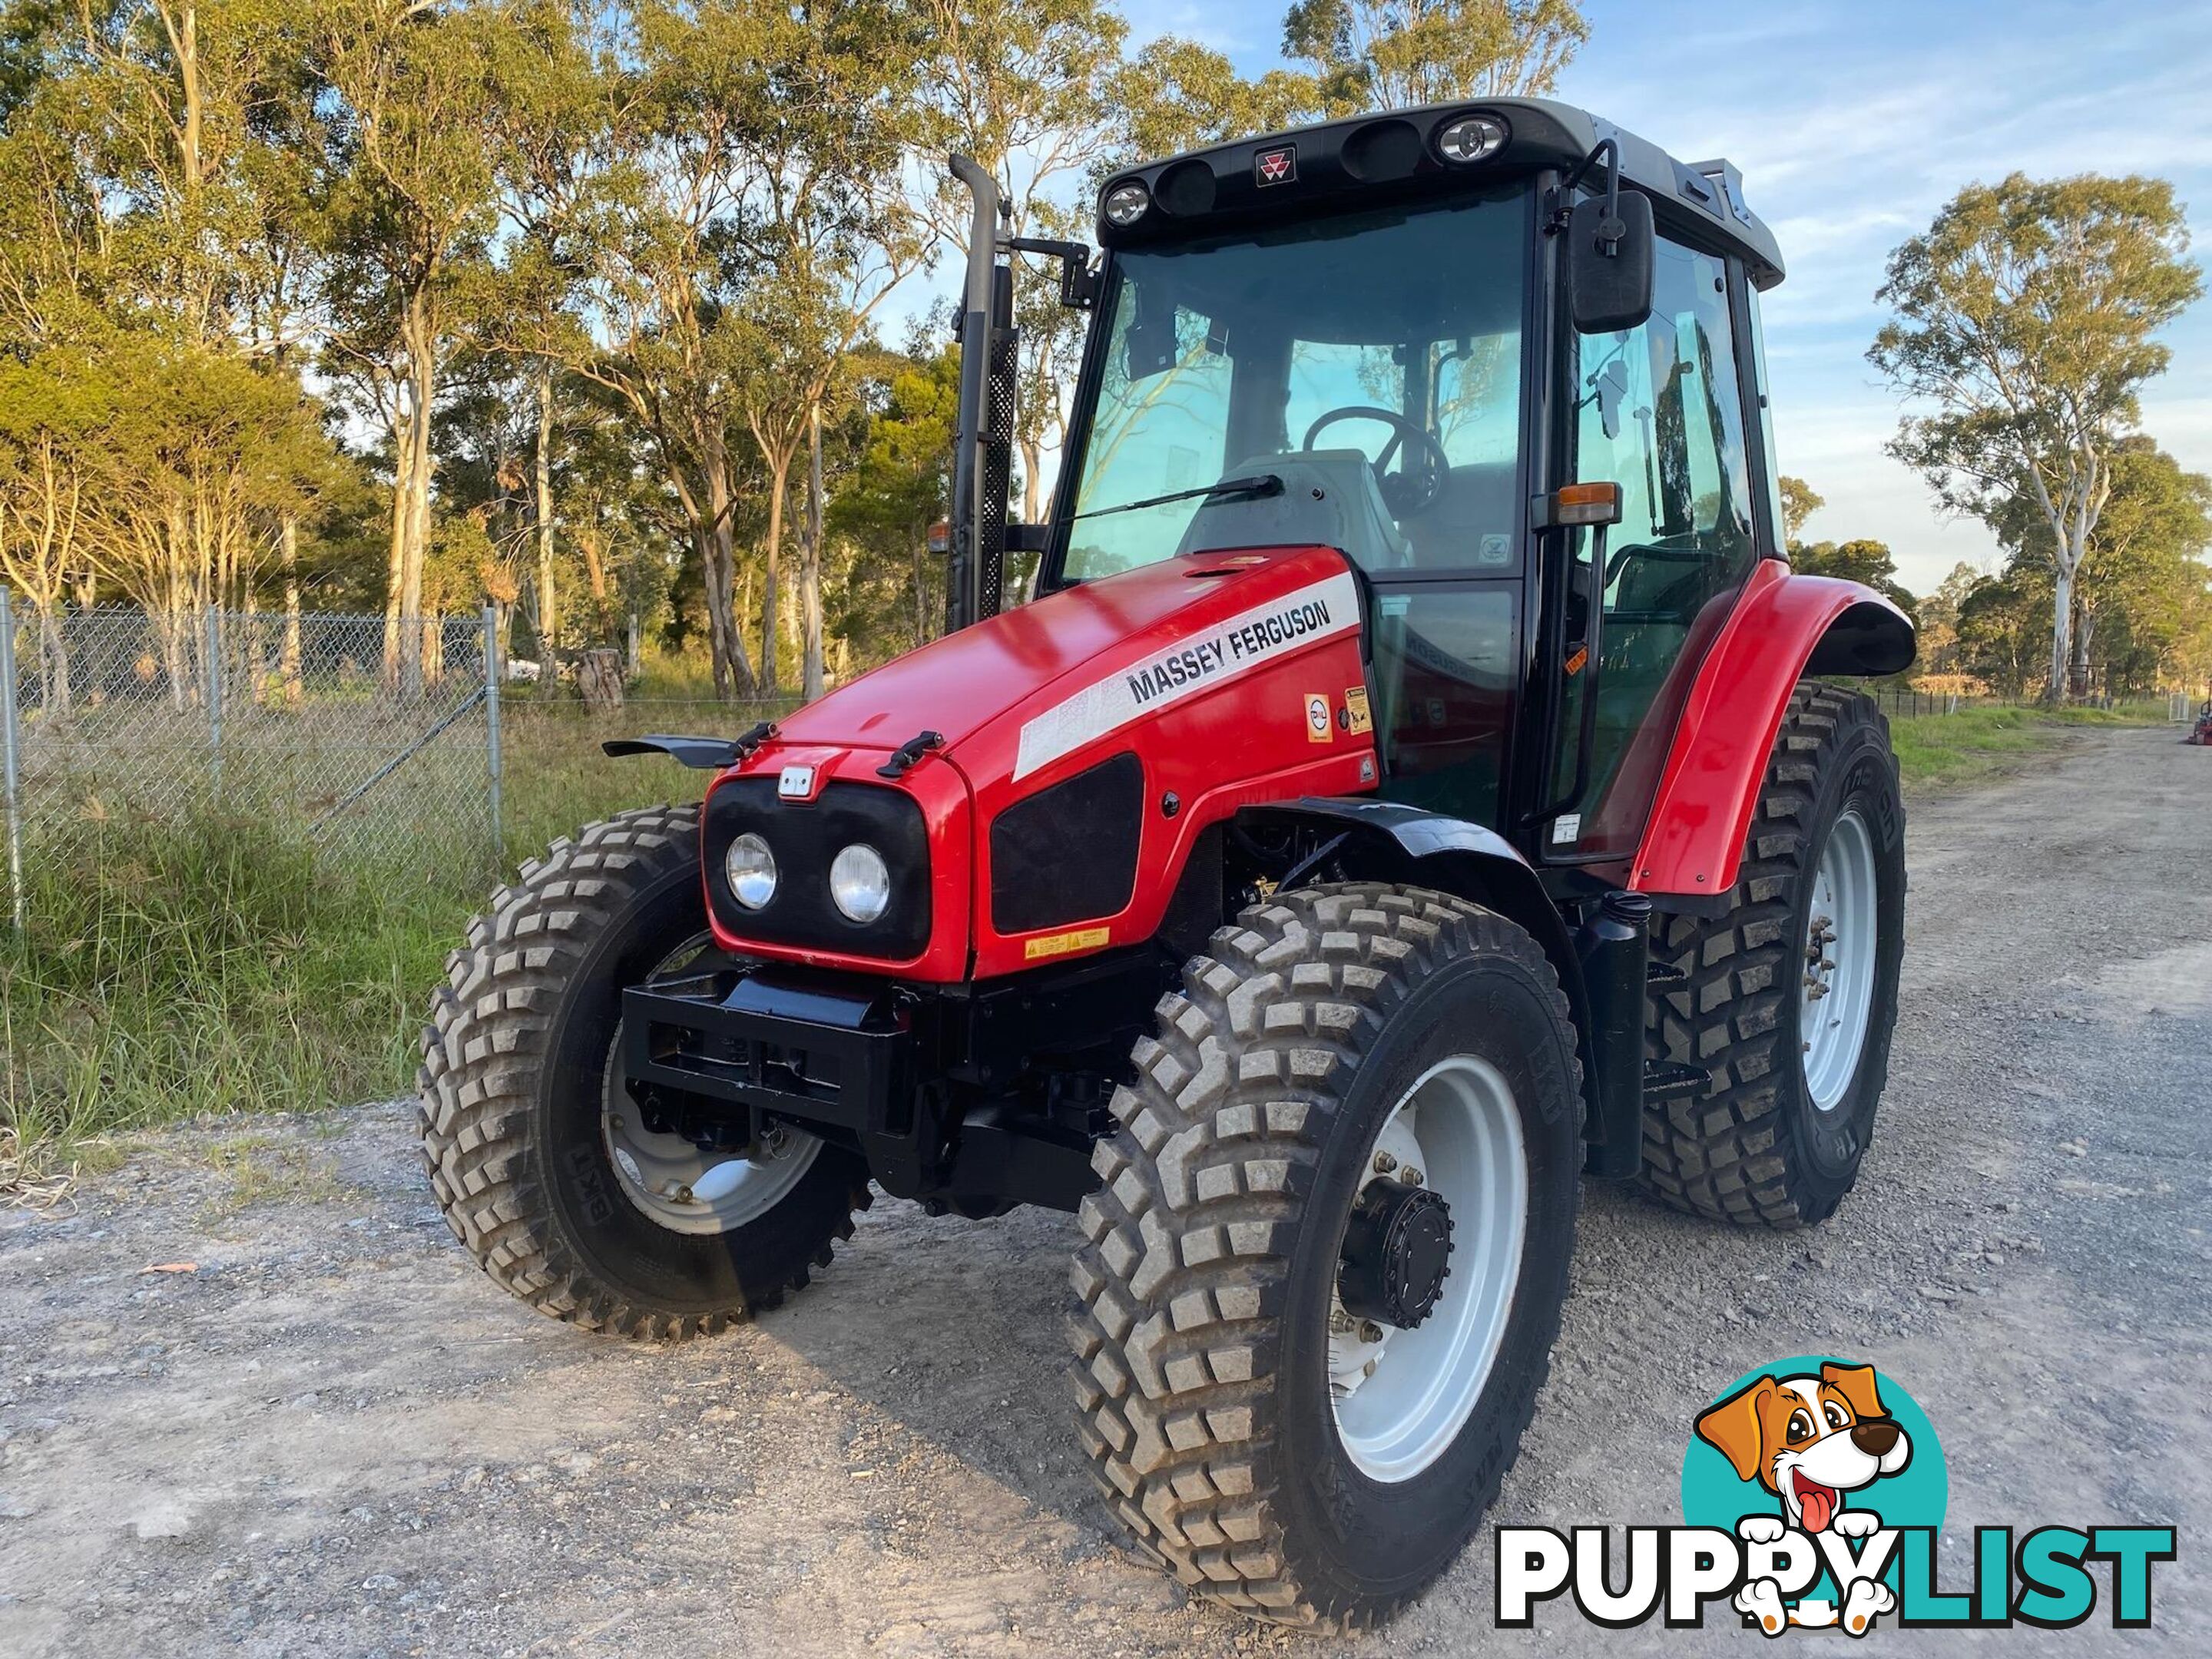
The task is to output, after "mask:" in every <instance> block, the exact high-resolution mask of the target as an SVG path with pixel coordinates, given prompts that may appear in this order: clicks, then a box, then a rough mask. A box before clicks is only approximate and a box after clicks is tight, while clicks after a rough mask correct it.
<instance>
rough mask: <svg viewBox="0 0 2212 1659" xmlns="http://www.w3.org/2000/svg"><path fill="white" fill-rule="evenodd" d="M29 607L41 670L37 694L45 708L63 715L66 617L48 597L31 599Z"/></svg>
mask: <svg viewBox="0 0 2212 1659" xmlns="http://www.w3.org/2000/svg"><path fill="white" fill-rule="evenodd" d="M32 605H33V607H34V608H35V609H36V610H37V611H38V613H39V664H40V669H41V670H42V672H41V674H40V680H41V682H42V683H41V684H40V696H41V697H42V698H43V700H44V701H45V702H46V707H47V708H49V709H50V710H52V712H53V713H55V714H67V713H69V709H70V653H69V635H68V633H67V632H66V631H65V623H66V622H67V618H66V617H64V616H63V615H62V614H61V612H60V611H59V609H58V607H57V605H56V604H55V602H54V600H53V599H52V598H51V597H49V598H46V599H33V600H32Z"/></svg>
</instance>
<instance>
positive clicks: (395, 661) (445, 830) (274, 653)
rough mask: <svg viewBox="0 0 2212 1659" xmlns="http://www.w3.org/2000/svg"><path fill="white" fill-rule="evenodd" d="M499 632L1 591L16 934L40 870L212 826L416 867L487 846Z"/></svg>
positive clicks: (426, 622) (490, 844)
mask: <svg viewBox="0 0 2212 1659" xmlns="http://www.w3.org/2000/svg"><path fill="white" fill-rule="evenodd" d="M495 658H496V644H495V629H494V627H493V624H492V619H491V617H489V614H487V615H486V616H485V617H483V618H482V619H478V618H476V617H423V618H420V619H410V618H389V619H387V618H386V617H375V616H369V617H363V616H338V615H323V614H314V613H283V612H279V613H262V612H246V611H216V610H211V609H204V608H200V607H180V608H179V609H177V610H175V611H169V612H166V613H162V612H151V611H143V610H122V609H114V610H73V611H64V610H61V609H58V608H57V609H54V610H51V611H49V610H40V609H38V608H35V607H31V606H27V605H25V604H24V602H23V601H22V599H21V598H20V597H19V596H10V595H9V594H8V593H7V592H5V591H4V590H0V745H4V752H0V761H4V769H5V780H4V781H5V786H6V792H5V793H6V810H7V823H6V833H7V842H8V848H7V851H8V860H9V871H8V875H9V897H10V902H11V904H12V906H13V908H14V910H15V920H16V922H17V925H18V926H19V927H20V926H21V921H22V907H23V903H24V895H25V893H26V890H27V888H28V887H29V886H31V885H33V884H34V882H33V876H34V875H35V873H36V864H37V862H38V861H39V860H60V859H65V858H67V857H68V856H69V855H70V852H71V850H72V848H76V847H77V846H79V845H81V844H82V842H85V841H87V840H88V839H90V838H91V837H93V836H95V835H96V834H98V833H100V831H101V830H102V829H105V828H107V827H110V826H114V825H117V824H122V825H125V826H128V825H131V824H132V823H150V824H162V823H174V822H176V821H178V820H179V819H182V818H185V817H190V816H191V815H194V814H215V815H219V816H221V817H225V818H228V819H230V820H233V821H242V822H253V823H265V824H267V825H268V826H269V827H270V829H272V830H275V831H282V832H285V833H297V834H300V835H303V836H307V837H308V838H310V839H311V840H312V841H313V842H315V843H316V844H317V845H334V844H339V843H343V845H344V846H345V848H346V849H347V851H348V853H349V855H354V856H367V857H385V856H390V857H392V859H394V860H395V861H397V860H406V861H408V862H410V863H413V864H415V865H416V866H418V867H419V866H420V865H421V864H422V860H426V859H430V858H441V859H443V858H453V857H466V858H471V859H473V860H475V861H476V862H477V864H478V865H479V866H480V867H483V868H484V869H487V870H489V868H491V867H492V866H493V865H494V863H495V860H496V857H497V848H498V845H499V812H500V805H499V785H500V776H499V758H498V757H499V738H498V720H499V696H498V692H499V686H498V682H497V678H496V677H495V675H494V674H493V673H492V672H491V671H489V665H490V664H491V663H492V662H493V661H494V660H495Z"/></svg>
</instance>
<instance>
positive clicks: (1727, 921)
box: [1642, 683, 1905, 1228]
mask: <svg viewBox="0 0 2212 1659" xmlns="http://www.w3.org/2000/svg"><path fill="white" fill-rule="evenodd" d="M1862 837H1863V846H1862V847H1852V846H1850V845H1849V843H1852V842H1857V841H1858V840H1860V839H1861V838H1862ZM1831 848H1834V849H1835V850H1834V851H1833V852H1831ZM1824 859H1825V860H1826V866H1827V868H1828V869H1829V870H1830V871H1833V870H1834V869H1835V868H1837V867H1838V866H1843V867H1844V868H1846V869H1856V870H1859V871H1861V872H1863V876H1864V878H1869V879H1870V882H1871V892H1870V894H1869V896H1868V897H1867V900H1866V902H1864V903H1863V905H1858V906H1857V907H1856V908H1859V909H1863V911H1864V913H1865V915H1866V917H1867V918H1869V919H1870V920H1871V922H1872V924H1873V929H1874V937H1873V939H1871V941H1870V942H1869V941H1866V940H1864V939H1859V940H1857V941H1853V940H1851V939H1848V938H1846V939H1844V941H1842V944H1841V945H1835V944H1832V945H1826V946H1824V947H1822V950H1823V954H1822V955H1820V956H1818V957H1815V958H1814V960H1812V961H1809V962H1808V959H1807V948H1808V942H1809V941H1808V931H1809V930H1810V929H1811V927H1812V924H1813V923H1814V921H1816V920H1817V919H1818V918H1819V917H1820V915H1822V914H1824V913H1825V911H1826V910H1830V909H1839V908H1844V907H1839V906H1838V905H1837V904H1835V903H1834V902H1832V898H1833V895H1834V891H1835V889H1834V884H1833V883H1832V882H1831V883H1828V884H1824V883H1823V867H1824ZM1846 886H1847V887H1848V886H1849V884H1848V883H1847V884H1846ZM1736 896H1737V903H1736V906H1735V908H1734V909H1733V910H1731V911H1729V913H1728V914H1727V915H1723V916H1718V917H1710V918H1709V917H1700V916H1686V915H1666V916H1662V918H1661V919H1660V921H1659V922H1658V924H1657V925H1656V926H1655V927H1654V929H1653V937H1652V942H1651V956H1652V959H1653V961H1654V962H1656V963H1662V964H1663V965H1665V966H1666V967H1668V968H1671V969H1674V971H1675V972H1676V973H1677V974H1679V975H1680V976H1681V977H1680V979H1679V980H1677V981H1674V982H1673V983H1671V984H1668V985H1664V986H1662V987H1655V992H1654V994H1653V996H1652V998H1651V1000H1650V1011H1649V1022H1648V1027H1647V1030H1648V1035H1649V1038H1650V1053H1651V1054H1652V1055H1653V1057H1654V1058H1656V1059H1662V1060H1672V1061H1674V1062H1677V1063H1679V1064H1687V1065H1694V1066H1700V1067H1704V1068H1707V1069H1709V1070H1710V1071H1711V1073H1712V1081H1711V1085H1710V1086H1709V1087H1707V1088H1706V1089H1705V1091H1702V1092H1701V1093H1699V1094H1698V1095H1696V1096H1693V1097H1686V1098H1683V1099H1677V1100H1664V1101H1655V1102H1652V1103H1649V1104H1648V1105H1647V1106H1646V1107H1645V1109H1644V1173H1643V1176H1642V1180H1643V1184H1644V1188H1645V1190H1646V1191H1648V1192H1650V1194H1653V1195H1654V1196H1655V1197H1656V1198H1658V1199H1659V1200H1661V1201H1662V1202H1664V1203H1666V1204H1669V1205H1671V1206H1674V1208H1676V1209H1679V1210H1686V1211H1689V1212H1692V1213H1693V1214H1697V1215H1702V1216H1708V1217H1711V1218H1713V1219H1715V1220H1717V1221H1733V1222H1737V1223H1739V1224H1741V1225H1747V1226H1764V1227H1775V1228H1791V1227H1800V1226H1806V1225H1811V1224H1812V1223H1814V1222H1819V1221H1823V1220H1826V1218H1828V1217H1829V1216H1831V1215H1832V1214H1833V1213H1834V1212H1835V1210H1836V1206H1838V1204H1840V1203H1841V1202H1842V1201H1843V1198H1844V1194H1846V1193H1848V1192H1849V1191H1850V1189H1851V1187H1852V1184H1853V1183H1854V1182H1856V1181H1857V1178H1858V1171H1859V1163H1860V1160H1861V1159H1862V1158H1863V1157H1864V1156H1865V1153H1866V1148H1867V1142H1868V1140H1869V1138H1870V1137H1871V1135H1872V1134H1873V1132H1874V1120H1875V1108H1876V1107H1877V1106H1878V1105H1879V1104H1880V1103H1881V1091H1882V1087H1883V1085H1884V1084H1885V1083H1886V1082H1887V1079H1888V1075H1889V1048H1890V1035H1891V1030H1892V1027H1893V1025H1894V1024H1895V1021H1896V1018H1897V981H1898V969H1899V963H1900V962H1901V961H1902V958H1903V956H1904V949H1905V806H1904V802H1903V799H1902V798H1901V797H1900V795H1899V790H1898V781H1897V760H1896V757H1895V756H1894V755H1893V754H1892V752H1891V750H1890V744H1889V723H1888V721H1887V720H1884V719H1883V718H1882V714H1881V709H1880V708H1878V707H1877V706H1876V705H1875V702H1874V700H1873V699H1872V698H1871V697H1868V696H1863V695H1861V694H1859V693H1857V692H1853V691H1846V690H1841V689H1839V688H1838V687H1836V686H1832V685H1820V684H1810V683H1808V684H1801V685H1800V686H1799V687H1798V688H1797V690H1796V692H1795V694H1794V695H1793V696H1791V697H1790V707H1789V709H1788V712H1787V713H1786V714H1784V718H1783V722H1782V729H1781V732H1779V734H1778V736H1777V738H1776V739H1775V744H1774V752H1773V755H1772V757H1771V758H1770V759H1769V761H1768V762H1767V767H1766V778H1765V784H1764V786H1763V787H1761V789H1760V792H1759V805H1758V809H1757V811H1756V812H1755V813H1754V814H1753V818H1752V824H1751V831H1750V834H1749V836H1748V837H1747V840H1746V842H1745V846H1744V854H1743V864H1742V868H1741V874H1740V875H1739V876H1738V878H1737V883H1736ZM1816 896H1819V897H1820V904H1819V905H1817V906H1816V903H1815V900H1816ZM1846 926H1847V931H1848V924H1846ZM1862 926H1863V924H1862ZM1854 944H1857V945H1869V944H1870V949H1869V950H1868V951H1867V957H1868V960H1866V961H1864V962H1863V963H1857V962H1852V963H1850V964H1849V965H1850V966H1856V967H1857V969H1858V972H1857V977H1856V979H1855V980H1854V979H1853V976H1852V974H1851V973H1850V971H1848V969H1847V971H1845V972H1844V974H1842V975H1836V974H1834V973H1830V974H1829V975H1827V976H1826V977H1828V978H1829V979H1830V980H1831V981H1833V982H1835V983H1836V984H1837V985H1838V987H1839V988H1838V990H1837V991H1836V992H1835V994H1833V996H1832V997H1831V996H1829V995H1828V994H1825V993H1824V994H1823V996H1822V998H1821V1000H1820V1001H1818V1002H1814V1003H1811V1004H1808V1002H1807V1001H1806V1000H1805V989H1806V979H1807V975H1808V971H1810V972H1814V973H1815V974H1818V973H1819V972H1820V969H1819V966H1818V964H1819V963H1820V962H1821V961H1830V962H1834V961H1839V960H1846V959H1849V958H1850V954H1851V953H1850V950H1849V949H1847V948H1843V947H1846V946H1850V945H1854ZM1846 980H1851V981H1852V982H1851V983H1850V984H1849V985H1844V983H1843V981H1846ZM1862 995H1863V997H1864V999H1865V1001H1864V1005H1863V1006H1860V1005H1859V998H1860V997H1861V996H1862ZM1846 1005H1850V1012H1851V1013H1852V1015H1853V1025H1854V1029H1857V1024H1858V1022H1859V1021H1862V1020H1863V1035H1862V1036H1860V1038H1859V1040H1858V1042H1857V1048H1856V1057H1855V1058H1854V1057H1853V1055H1852V1054H1851V1053H1850V1052H1844V1053H1842V1054H1836V1053H1835V1049H1836V1047H1837V1041H1838V1040H1837V1039H1836V1038H1834V1037H1832V1036H1829V1035H1828V1034H1826V1032H1824V1030H1822V1029H1821V1027H1823V1026H1825V1025H1826V1024H1827V1022H1828V1020H1829V1019H1830V1018H1831V1016H1832V1015H1833V1014H1834V1013H1835V1012H1837V1011H1838V1010H1842V1009H1844V1008H1845V1006H1846ZM1808 1056H1811V1057H1812V1060H1813V1063H1812V1064H1809V1065H1808Z"/></svg>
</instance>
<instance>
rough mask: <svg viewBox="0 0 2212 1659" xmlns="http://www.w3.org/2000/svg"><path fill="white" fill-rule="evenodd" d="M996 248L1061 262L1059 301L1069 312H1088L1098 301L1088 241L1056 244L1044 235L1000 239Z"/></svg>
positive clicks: (1096, 282)
mask: <svg viewBox="0 0 2212 1659" xmlns="http://www.w3.org/2000/svg"><path fill="white" fill-rule="evenodd" d="M999 246H1000V247H1002V248H1005V249H1006V251H1007V252H1010V253H1042V254H1043V255H1044V256H1045V257H1046V258H1052V259H1057V260H1059V261H1060V304H1062V305H1064V306H1066V307H1067V308H1068V309H1069V310H1071V311H1088V310H1090V309H1091V307H1092V306H1093V305H1095V304H1096V303H1097V299H1098V276H1097V272H1095V271H1093V270H1091V246H1090V244H1089V243H1087V242H1062V241H1055V240H1053V239H1051V238H1050V237H1046V236H1002V237H1000V239H999Z"/></svg>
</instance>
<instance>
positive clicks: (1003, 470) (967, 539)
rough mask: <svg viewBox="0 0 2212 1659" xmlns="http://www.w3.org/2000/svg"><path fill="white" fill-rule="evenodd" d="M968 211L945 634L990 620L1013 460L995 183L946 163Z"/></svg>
mask: <svg viewBox="0 0 2212 1659" xmlns="http://www.w3.org/2000/svg"><path fill="white" fill-rule="evenodd" d="M951 167H952V175H953V177H955V178H956V179H959V180H960V182H961V183H962V184H963V185H967V186H968V191H969V195H970V196H971V197H974V199H975V210H974V212H973V214H972V215H971V216H970V217H969V225H968V275H967V281H966V283H965V286H964V288H963V291H962V295H961V309H960V410H959V416H958V426H957V431H956V432H955V433H954V435H953V447H952V515H951V531H952V540H951V561H950V562H949V564H948V565H947V567H946V575H945V630H946V631H947V632H948V633H949V632H951V630H952V629H957V628H965V627H967V626H968V624H969V623H973V622H980V621H981V620H982V619H983V618H984V617H995V616H997V615H998V614H999V609H1000V605H1001V603H1002V602H1003V600H1004V597H1005V590H1006V496H1007V487H1008V485H1009V483H1011V481H1012V471H1013V456H1014V390H1015V387H1014V375H1015V366H1016V351H1017V349H1018V345H1019V342H1020V336H1019V335H1018V332H1017V331H1016V330H1015V328H1014V273H1013V270H1012V266H1011V265H1009V264H1006V263H1005V262H1004V261H1002V260H1001V259H1000V257H999V256H1000V252H1002V251H1003V250H1004V248H1005V240H1004V237H1003V235H1002V234H1001V232H1000V228H999V220H1000V214H1001V212H1002V209H1001V207H1000V199H999V185H998V181H997V180H996V179H993V178H992V177H991V175H990V173H987V172H986V171H985V170H984V168H983V167H981V166H980V165H979V164H978V163H977V162H975V161H974V160H972V159H971V158H969V157H968V156H965V155H955V156H953V157H952V158H951Z"/></svg>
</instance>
